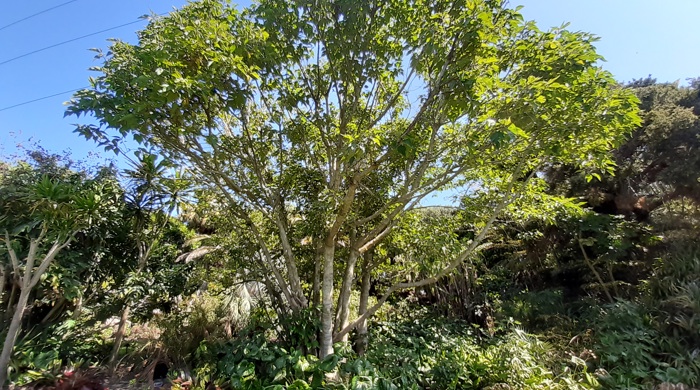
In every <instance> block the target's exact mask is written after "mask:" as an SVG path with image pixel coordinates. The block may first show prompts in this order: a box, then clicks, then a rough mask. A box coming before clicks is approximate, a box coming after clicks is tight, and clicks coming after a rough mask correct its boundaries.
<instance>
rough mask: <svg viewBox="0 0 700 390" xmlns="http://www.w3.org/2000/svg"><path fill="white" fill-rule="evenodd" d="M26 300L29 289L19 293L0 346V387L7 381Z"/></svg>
mask: <svg viewBox="0 0 700 390" xmlns="http://www.w3.org/2000/svg"><path fill="white" fill-rule="evenodd" d="M28 300H29V289H24V290H22V291H20V293H19V301H17V306H16V307H15V312H14V315H13V316H12V321H11V322H10V328H9V329H8V331H7V336H5V343H4V344H3V346H2V354H0V387H2V386H4V385H5V382H6V381H7V375H8V372H7V370H8V367H9V365H10V358H11V357H12V349H13V348H14V346H15V342H16V341H17V335H18V334H19V328H20V324H21V323H22V317H23V316H24V311H25V309H26V308H27V301H28Z"/></svg>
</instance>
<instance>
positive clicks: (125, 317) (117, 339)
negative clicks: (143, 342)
mask: <svg viewBox="0 0 700 390" xmlns="http://www.w3.org/2000/svg"><path fill="white" fill-rule="evenodd" d="M129 311H130V308H129V305H128V304H126V305H124V310H123V311H122V316H121V318H120V319H119V327H118V328H117V333H115V335H114V346H113V347H112V354H111V355H110V356H109V364H108V365H109V376H113V375H114V372H115V371H116V369H117V363H118V361H119V349H120V348H121V346H122V341H124V333H126V323H127V321H129Z"/></svg>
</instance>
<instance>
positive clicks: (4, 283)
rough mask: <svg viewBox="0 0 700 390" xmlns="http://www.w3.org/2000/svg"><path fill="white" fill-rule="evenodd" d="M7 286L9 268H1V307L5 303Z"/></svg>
mask: <svg viewBox="0 0 700 390" xmlns="http://www.w3.org/2000/svg"><path fill="white" fill-rule="evenodd" d="M6 286H7V267H5V266H3V267H0V305H2V304H3V303H4V302H5V299H4V298H5V287H6Z"/></svg>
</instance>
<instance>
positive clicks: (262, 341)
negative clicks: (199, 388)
mask: <svg viewBox="0 0 700 390" xmlns="http://www.w3.org/2000/svg"><path fill="white" fill-rule="evenodd" d="M339 360H340V358H339V357H338V356H337V355H331V356H329V357H327V358H325V359H322V360H321V359H318V358H317V357H316V356H314V355H304V354H303V353H301V352H300V351H299V350H288V349H285V348H283V347H281V346H280V345H279V344H277V343H274V342H271V341H269V340H267V339H266V338H265V335H264V333H252V334H249V335H246V336H243V337H239V338H237V339H235V340H233V341H230V342H227V343H223V344H218V345H211V344H208V343H202V344H201V345H200V346H199V349H198V350H197V352H196V362H197V365H196V367H197V369H196V370H195V374H196V375H197V378H198V380H199V381H200V382H202V383H206V382H209V381H211V382H213V383H217V384H223V383H228V384H229V385H230V386H232V387H233V388H235V389H263V388H264V389H285V388H286V389H307V388H309V389H310V388H314V389H316V388H323V385H325V384H326V382H327V380H326V374H327V373H331V372H333V371H335V370H336V369H337V367H338V364H339Z"/></svg>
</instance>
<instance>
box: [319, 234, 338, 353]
mask: <svg viewBox="0 0 700 390" xmlns="http://www.w3.org/2000/svg"><path fill="white" fill-rule="evenodd" d="M334 256H335V243H334V242H331V243H328V242H326V244H325V245H324V247H323V285H322V288H321V334H320V335H319V339H320V340H319V355H320V357H321V358H322V359H323V358H325V357H326V356H328V355H331V354H332V353H333V257H334Z"/></svg>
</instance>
